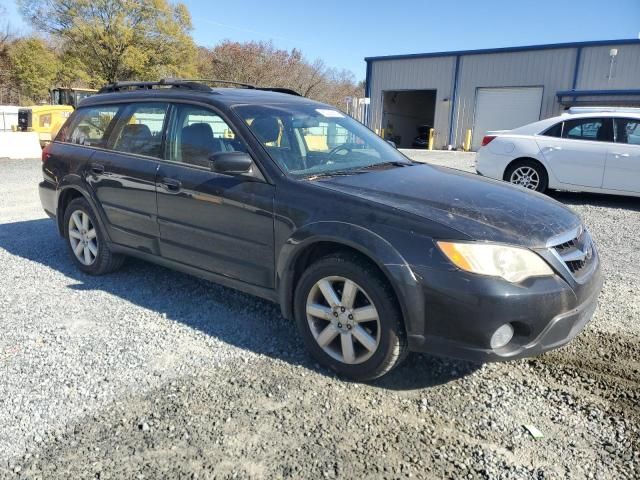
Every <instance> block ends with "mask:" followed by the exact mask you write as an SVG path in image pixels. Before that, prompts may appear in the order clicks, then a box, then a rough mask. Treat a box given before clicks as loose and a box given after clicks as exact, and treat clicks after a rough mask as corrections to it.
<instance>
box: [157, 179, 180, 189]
mask: <svg viewBox="0 0 640 480" xmlns="http://www.w3.org/2000/svg"><path fill="white" fill-rule="evenodd" d="M160 184H161V185H162V186H163V187H164V188H166V189H167V190H168V191H170V192H179V191H180V188H181V187H182V183H180V181H179V180H176V179H174V178H163V179H162V181H161V182H160Z"/></svg>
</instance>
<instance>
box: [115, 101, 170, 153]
mask: <svg viewBox="0 0 640 480" xmlns="http://www.w3.org/2000/svg"><path fill="white" fill-rule="evenodd" d="M168 109H169V105H168V104H166V103H137V104H132V105H129V106H127V107H126V109H125V110H124V112H122V113H121V114H120V115H119V117H120V118H119V120H118V124H117V126H116V127H115V128H114V131H113V133H112V134H111V137H112V138H113V147H111V149H112V150H116V151H118V152H126V153H135V154H137V155H146V156H149V157H156V158H162V132H163V131H164V121H165V118H166V116H167V110H168Z"/></svg>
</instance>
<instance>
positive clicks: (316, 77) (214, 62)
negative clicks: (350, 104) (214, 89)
mask: <svg viewBox="0 0 640 480" xmlns="http://www.w3.org/2000/svg"><path fill="white" fill-rule="evenodd" d="M18 6H19V9H20V13H21V14H22V16H23V17H24V18H25V20H26V21H27V22H29V23H30V24H31V25H32V26H33V27H34V31H35V32H37V34H32V35H28V36H24V35H18V34H17V33H15V31H14V30H13V29H12V26H11V25H10V24H9V23H8V22H5V24H4V25H2V24H0V28H2V31H1V32H0V104H22V105H27V104H34V103H41V102H47V101H48V100H49V89H50V88H51V87H53V86H63V87H72V86H73V87H90V88H99V87H100V86H102V85H104V84H106V83H112V82H116V81H123V80H155V79H159V78H189V79H193V78H215V79H220V80H229V81H235V82H242V83H250V84H254V85H260V86H270V87H285V88H291V89H294V90H296V91H298V92H299V93H301V94H303V95H305V96H307V97H310V98H313V99H316V100H320V101H323V102H326V103H330V104H333V105H335V106H338V107H344V99H345V97H347V96H362V94H363V86H362V83H361V82H360V83H358V82H356V80H355V78H354V76H353V73H351V72H349V71H347V70H337V69H334V68H330V67H328V66H327V65H326V64H325V63H324V61H322V60H320V59H318V60H315V61H310V60H308V59H307V58H305V57H304V55H303V54H302V52H301V51H300V50H298V49H295V48H294V49H292V50H284V49H279V48H276V47H275V46H274V45H273V44H272V43H271V42H258V41H255V42H233V41H229V40H226V41H223V42H221V43H220V44H218V45H216V46H214V47H212V48H207V47H203V46H198V45H196V44H195V42H194V40H193V38H192V36H191V32H192V29H193V27H192V23H191V15H190V13H189V10H188V9H187V7H186V5H184V4H183V3H172V2H170V1H167V0H18ZM5 14H6V12H3V11H2V7H0V16H6V15H5Z"/></svg>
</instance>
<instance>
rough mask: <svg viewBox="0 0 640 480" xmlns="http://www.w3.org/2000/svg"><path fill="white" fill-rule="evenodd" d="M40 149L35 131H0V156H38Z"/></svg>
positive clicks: (14, 157)
mask: <svg viewBox="0 0 640 480" xmlns="http://www.w3.org/2000/svg"><path fill="white" fill-rule="evenodd" d="M41 156H42V149H41V148H40V139H39V138H38V134H37V133H36V132H0V158H13V159H19V158H40V157H41Z"/></svg>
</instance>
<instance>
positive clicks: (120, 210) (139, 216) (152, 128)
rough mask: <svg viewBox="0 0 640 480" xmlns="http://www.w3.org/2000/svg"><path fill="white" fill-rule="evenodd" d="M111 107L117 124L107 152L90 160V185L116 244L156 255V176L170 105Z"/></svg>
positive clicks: (94, 155)
mask: <svg viewBox="0 0 640 480" xmlns="http://www.w3.org/2000/svg"><path fill="white" fill-rule="evenodd" d="M110 108H119V111H118V115H117V119H116V120H115V125H112V126H111V132H110V134H109V140H108V141H107V143H106V144H105V145H103V147H104V148H100V149H97V150H96V151H95V153H94V154H93V155H92V156H91V158H90V159H89V163H88V166H87V182H88V183H89V184H91V186H92V187H93V190H94V191H95V194H96V196H97V197H98V200H99V202H100V205H101V206H102V208H103V210H104V212H105V214H106V216H107V219H108V226H107V228H108V229H109V234H110V237H111V239H112V240H113V241H114V242H115V243H119V244H122V245H126V246H129V247H133V248H136V249H139V250H142V251H144V252H146V253H153V254H157V253H158V236H159V231H158V223H157V219H156V216H157V205H156V174H157V171H158V167H159V165H160V162H159V158H160V157H161V156H162V143H163V138H162V137H163V131H164V130H163V126H164V122H165V118H166V116H167V112H168V108H169V106H168V104H167V103H134V104H130V105H124V106H120V107H110ZM95 121H96V122H97V123H98V124H99V123H100V122H101V120H100V118H97V119H95ZM112 123H113V122H112Z"/></svg>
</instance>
